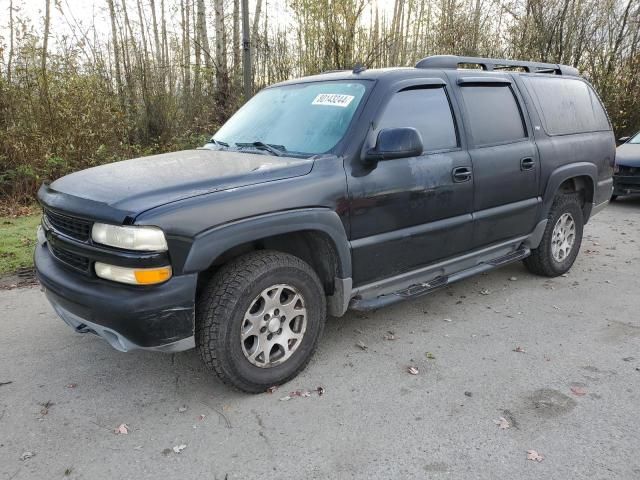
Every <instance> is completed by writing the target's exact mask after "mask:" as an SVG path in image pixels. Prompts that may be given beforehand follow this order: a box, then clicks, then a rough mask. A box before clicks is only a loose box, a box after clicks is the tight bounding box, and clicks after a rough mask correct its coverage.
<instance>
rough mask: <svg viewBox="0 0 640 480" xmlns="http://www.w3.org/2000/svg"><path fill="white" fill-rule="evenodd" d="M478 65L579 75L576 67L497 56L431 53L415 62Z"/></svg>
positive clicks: (432, 65) (434, 65)
mask: <svg viewBox="0 0 640 480" xmlns="http://www.w3.org/2000/svg"><path fill="white" fill-rule="evenodd" d="M461 64H462V65H465V64H475V65H480V66H481V67H482V69H483V70H487V71H493V70H504V69H508V68H511V67H520V68H522V69H524V70H525V71H526V72H529V73H554V74H556V75H568V76H574V77H577V76H580V72H579V71H578V69H577V68H574V67H570V66H569V65H562V64H558V63H539V62H525V61H522V60H505V59H499V58H482V57H459V56H457V55H432V56H430V57H426V58H423V59H422V60H420V61H419V62H418V63H416V68H446V69H457V68H458V66H459V65H461Z"/></svg>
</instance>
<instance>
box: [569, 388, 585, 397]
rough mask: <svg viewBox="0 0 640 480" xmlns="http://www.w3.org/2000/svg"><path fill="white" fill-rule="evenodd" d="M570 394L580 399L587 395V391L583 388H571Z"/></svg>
mask: <svg viewBox="0 0 640 480" xmlns="http://www.w3.org/2000/svg"><path fill="white" fill-rule="evenodd" d="M571 393H573V394H574V395H575V396H576V397H582V396H583V395H586V394H587V389H586V388H584V387H571Z"/></svg>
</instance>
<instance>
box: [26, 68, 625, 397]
mask: <svg viewBox="0 0 640 480" xmlns="http://www.w3.org/2000/svg"><path fill="white" fill-rule="evenodd" d="M469 62H471V63H477V64H480V65H482V66H483V71H474V70H461V69H458V68H457V66H458V65H459V64H460V63H469ZM500 62H501V63H500ZM498 63H500V65H503V64H504V65H507V66H508V65H510V64H514V63H515V64H516V65H519V66H523V67H522V68H523V69H524V70H525V71H524V73H515V72H511V71H504V70H502V69H500V68H498ZM269 92H270V93H269ZM548 97H555V100H559V99H564V100H565V101H568V102H572V101H574V99H578V100H575V102H576V104H579V105H578V106H579V107H580V108H582V109H583V111H581V112H580V113H581V114H582V115H581V117H580V118H578V117H571V112H569V113H567V112H562V111H557V108H556V107H553V102H550V101H548ZM581 98H582V100H579V99H581ZM585 99H586V100H585ZM261 102H262V103H261ZM581 102H582V103H581ZM586 103H588V104H589V106H585V104H586ZM550 104H551V105H550ZM594 105H595V106H594ZM551 108H556V110H555V111H552V110H550V109H551ZM584 109H587V110H588V111H585V110H584ZM589 109H593V110H589ZM578 110H579V109H578ZM265 112H266V113H265ZM558 115H561V116H562V115H564V117H563V118H561V119H560V120H558V118H556V117H557V116H558ZM327 116H329V117H327ZM585 116H586V118H587V120H584V118H585ZM565 117H566V118H565ZM326 118H329V119H330V121H325V120H326ZM253 119H255V121H254V123H253V126H252V128H246V127H243V125H246V124H251V122H252V120H253ZM489 119H490V120H491V121H488V120H489ZM500 119H504V121H501V120H500ZM514 119H515V121H514ZM274 123H278V125H280V126H281V128H279V129H274V128H272V124H274ZM312 126H315V128H311V127H312ZM286 143H288V144H286ZM614 155H615V142H614V137H613V133H612V130H611V126H610V123H609V121H608V118H607V117H606V113H605V111H604V109H603V108H602V106H601V104H600V101H599V99H598V98H597V95H596V94H595V92H594V91H593V89H592V88H591V86H590V85H589V84H588V83H587V82H585V81H584V80H583V79H582V78H580V77H579V75H578V74H577V71H575V70H574V69H571V68H570V67H565V66H562V65H552V64H535V63H528V62H511V63H510V61H506V60H500V61H497V60H493V59H476V58H472V59H466V58H461V57H451V56H443V57H428V58H427V59H424V60H422V61H421V62H419V63H418V64H417V66H416V68H398V69H383V70H365V71H362V70H354V71H353V72H349V71H341V72H333V73H326V74H321V75H316V76H312V77H306V78H303V79H299V80H294V81H290V82H284V83H282V84H278V85H274V86H272V87H269V88H267V89H265V90H264V91H263V92H261V93H259V94H258V95H257V96H256V97H254V99H252V100H251V101H250V102H248V104H247V105H245V106H244V107H243V108H242V109H241V110H240V111H239V112H238V113H236V115H234V117H232V119H231V120H230V121H229V122H228V124H227V125H225V126H224V127H223V128H222V129H221V130H220V131H219V132H218V133H217V134H216V135H215V136H214V137H213V138H212V140H211V142H210V143H209V144H207V145H206V146H205V147H204V148H202V149H197V150H189V151H184V152H176V153H168V154H164V155H158V156H153V157H147V158H144V159H136V160H128V161H124V162H118V163H114V164H109V165H103V166H99V167H95V168H91V169H89V170H85V171H81V172H77V173H74V174H71V175H68V176H66V177H63V178H61V179H59V180H56V181H55V182H53V183H51V184H50V185H43V186H42V187H41V189H40V191H39V194H38V198H39V200H40V202H41V204H42V206H43V210H44V215H43V222H42V231H41V233H40V235H39V237H40V242H39V245H38V247H37V249H36V253H35V262H36V268H37V272H38V278H39V279H40V281H41V283H42V285H43V287H44V289H45V292H46V294H47V296H48V298H49V300H50V301H51V303H52V304H53V306H54V308H55V310H56V311H57V313H58V314H59V315H60V316H61V317H62V318H63V319H64V320H65V321H66V322H67V323H68V324H69V325H71V326H72V327H73V328H74V329H75V330H76V331H78V332H92V333H95V334H98V335H99V336H101V337H103V338H104V339H106V340H107V341H109V343H110V344H111V345H112V346H113V347H114V348H116V349H118V350H122V351H127V350H131V349H134V348H145V349H155V350H161V351H179V350H185V349H188V348H193V347H194V346H195V345H196V343H197V344H198V346H199V347H200V348H201V350H202V349H204V350H207V349H208V348H209V346H210V345H211V344H212V343H215V342H218V343H217V345H218V346H217V347H216V348H218V350H221V349H223V347H222V345H229V347H228V349H229V350H230V351H231V353H230V354H229V355H230V356H229V358H228V361H227V360H225V358H226V357H225V356H224V355H226V354H223V353H222V352H218V356H216V355H209V354H208V353H206V354H204V355H203V357H204V358H205V361H207V359H208V360H209V361H210V362H211V366H212V368H213V369H214V370H215V371H216V373H218V375H219V376H220V377H221V378H222V379H223V380H225V381H229V382H230V383H231V384H233V385H235V386H237V387H239V388H241V389H243V390H247V391H260V389H261V388H264V386H265V385H269V383H271V384H276V383H281V382H283V381H286V380H288V379H289V378H292V375H295V374H296V373H297V372H298V371H299V370H300V369H301V368H303V367H304V365H305V364H306V361H308V359H306V360H305V359H304V358H303V357H304V356H305V355H307V356H309V355H311V352H312V350H313V345H315V343H313V345H312V344H311V343H309V345H307V344H306V343H305V342H306V341H307V340H306V337H308V336H309V335H312V334H313V335H316V334H317V335H319V334H320V331H321V329H316V328H315V325H316V323H318V322H323V321H324V315H325V314H324V312H325V307H326V312H327V313H328V314H330V315H333V316H341V315H343V314H344V313H345V312H346V311H347V309H349V308H352V309H360V310H367V309H373V308H379V307H382V306H384V305H388V304H391V303H394V302H397V301H400V300H403V299H407V298H415V297H418V296H421V295H424V294H426V293H429V292H430V291H433V290H434V289H436V288H440V287H442V286H446V285H448V284H450V283H452V282H454V281H457V280H460V279H462V278H466V277H468V276H471V275H474V274H477V273H480V272H483V271H487V270H490V269H493V268H496V267H499V266H501V265H505V264H507V263H511V262H513V261H519V260H523V259H526V258H527V257H529V256H531V255H533V254H535V253H536V252H537V251H540V249H542V246H541V245H543V244H544V242H546V240H545V239H546V236H553V238H554V239H555V240H553V242H555V243H553V242H552V243H553V245H551V243H550V245H551V246H550V247H549V248H550V249H551V248H553V249H554V250H553V252H554V255H555V254H556V253H557V252H560V253H562V252H563V251H564V252H565V255H569V254H571V255H570V256H572V258H570V259H569V258H568V256H567V257H562V255H561V256H560V257H557V258H559V260H558V265H556V267H557V268H556V269H555V270H553V269H552V270H548V268H547V267H545V265H546V264H544V262H542V261H540V262H538V263H539V265H538V267H535V266H534V268H533V270H535V268H538V270H540V268H543V267H544V268H547V271H546V273H545V274H548V275H555V274H559V273H558V272H560V271H564V269H568V268H570V265H571V263H572V262H573V258H575V254H577V251H575V249H574V250H571V249H572V248H573V246H574V244H577V248H579V238H578V239H577V240H576V238H577V236H576V230H575V228H576V225H577V228H578V229H579V234H580V236H581V228H582V227H581V225H582V223H586V222H587V221H588V220H589V218H590V217H591V216H592V215H593V214H595V213H597V212H598V211H599V210H601V209H602V208H603V207H604V206H605V205H606V204H607V202H608V200H609V198H610V197H611V193H612V179H611V175H612V168H613V162H614ZM560 196H561V197H562V199H563V202H564V203H562V202H560V203H559V201H558V198H559V197H560ZM567 199H568V200H570V201H571V202H574V203H575V204H576V205H577V207H571V208H569V210H567V212H566V213H565V216H564V217H562V218H564V220H562V219H558V220H557V224H556V217H554V215H556V214H558V209H559V208H560V207H559V206H558V205H560V204H562V205H564V204H565V203H567V201H568V200H567ZM571 202H569V203H571ZM569 217H571V219H572V220H576V222H578V223H579V224H578V223H576V225H574V226H573V228H574V230H573V232H574V233H573V237H571V235H572V234H571V228H572V227H571V225H570V223H569V220H568V219H569ZM577 217H579V218H577ZM550 220H552V221H553V222H554V225H551V226H548V224H549V222H550ZM563 222H564V223H563ZM103 225H107V226H106V227H104V226H103ZM558 225H559V226H560V227H559V228H558ZM554 226H555V228H553V232H551V230H550V229H551V228H552V227H554ZM112 227H117V228H116V229H113V228H112ZM121 227H123V228H124V230H119V229H120V228H121ZM126 227H130V229H129V230H127V228H126ZM96 231H97V232H98V233H96ZM547 231H548V234H547ZM105 232H106V233H105ZM556 234H557V235H556ZM109 235H111V236H109ZM562 235H564V237H562ZM147 236H148V238H150V239H151V240H150V244H149V245H152V246H153V245H155V246H156V247H155V248H156V249H155V250H154V249H153V248H146V249H131V248H124V247H123V245H125V243H123V242H125V241H126V242H134V243H132V245H133V244H135V242H136V241H142V240H139V239H140V238H147ZM556 237H557V238H556ZM561 237H562V238H564V240H561ZM96 238H97V239H98V241H97V240H96ZM101 238H106V239H109V240H108V242H111V244H104V243H100V242H101V241H102V240H100V239H101ZM114 239H115V240H114ZM123 239H124V240H123ZM132 239H133V240H132ZM572 239H573V240H572ZM163 240H164V241H165V243H163ZM549 241H550V242H551V240H549ZM154 242H156V243H154ZM562 242H564V243H562ZM143 243H144V242H143ZM560 243H562V245H560ZM545 245H546V244H545ZM138 246H139V245H138ZM545 248H546V247H545ZM563 248H564V250H562V249H563ZM558 249H560V250H558ZM260 252H262V256H260ZM269 252H271V253H269ZM548 254H549V255H551V250H549V253H548ZM269 255H271V256H269ZM563 258H564V260H563ZM243 259H244V260H243ZM569 260H570V261H569ZM545 261H546V260H545ZM243 262H244V263H243ZM269 262H275V263H278V262H281V263H282V265H281V267H279V268H280V270H277V272H276V271H274V273H273V275H272V277H273V278H272V280H270V282H271V283H269V282H267V283H264V282H266V280H265V278H271V277H269V275H270V273H269V268H270V267H269V265H268V264H269ZM301 262H303V263H301ZM563 262H564V263H563ZM567 262H568V263H567ZM552 266H553V265H552ZM98 267H99V268H98ZM120 267H122V268H121V269H120ZM307 267H308V268H307ZM243 268H244V269H245V270H242V269H243ZM274 268H275V267H274ZM554 268H555V267H554ZM252 269H254V270H255V271H256V273H255V275H254V276H253V277H251V279H252V280H251V281H248V280H247V285H246V286H245V285H242V282H241V281H238V282H235V283H233V282H232V284H229V285H228V287H229V288H226V289H225V288H222V287H221V286H220V285H221V284H224V282H225V281H229V280H228V279H229V278H232V277H233V276H234V275H236V276H237V275H240V273H242V272H245V271H247V272H249V273H251V272H252V271H253V270H252ZM256 269H258V270H256ZM265 269H266V270H265ZM238 272H240V273H238ZM265 272H266V273H265ZM281 272H289V275H290V277H289V276H287V275H285V274H284V273H281ZM249 273H247V275H249ZM298 274H299V276H300V280H299V281H298V280H296V278H297V277H296V275H298ZM283 275H284V276H283ZM105 276H106V277H107V278H105ZM114 278H120V279H124V281H129V280H130V281H131V282H136V281H137V280H138V279H144V280H145V281H146V280H147V279H149V281H151V282H155V283H152V284H135V283H123V282H122V281H118V280H115V281H114ZM233 278H236V277H233ZM237 278H244V277H237ZM247 278H249V277H247ZM155 279H158V280H162V281H157V282H156V280H155ZM225 279H226V280H225ZM289 280H290V281H289ZM260 282H263V287H264V285H267V284H269V285H271V284H272V285H273V287H274V289H275V290H273V291H276V290H277V291H278V292H279V293H278V295H281V297H279V299H276V300H277V301H276V304H277V305H280V307H279V308H274V307H273V305H271V304H270V301H271V300H272V297H271V295H272V294H271V293H270V292H271V291H270V290H269V288H271V287H269V286H267V288H266V289H264V291H262V293H261V292H260V291H258V290H259V289H258V290H255V291H254V290H251V288H253V285H254V283H255V284H256V285H258V284H261V283H260ZM296 282H298V283H296ZM316 284H317V287H316V286H314V285H316ZM223 286H224V285H223ZM231 287H233V288H231ZM243 288H247V289H249V290H246V291H245V290H242V289H243ZM256 288H258V287H256ZM314 288H319V289H320V290H319V292H320V296H321V297H322V305H319V304H315V303H314V302H315V300H313V299H312V298H311V297H314V295H309V292H313V291H315V290H313V289H314ZM234 289H235V290H234ZM231 290H233V291H236V290H237V291H242V292H244V293H243V295H238V294H236V297H238V296H250V297H251V298H254V297H255V300H251V299H249V300H246V301H245V300H240V299H238V300H237V305H236V303H234V302H236V300H235V299H232V298H231V297H229V298H228V301H227V300H225V299H227V297H225V295H231V293H229V292H230V291H231ZM265 292H266V293H265ZM284 292H288V293H287V294H286V295H285V293H284ZM287 295H290V298H293V301H295V302H297V303H296V305H297V307H295V306H294V307H291V308H294V310H292V311H293V312H294V313H293V314H292V315H294V316H295V315H296V314H298V315H297V316H296V321H295V322H293V323H291V324H289V323H285V322H289V317H287V319H286V321H285V316H284V315H282V319H280V317H279V316H278V315H279V311H280V314H281V313H282V312H283V311H284V310H285V307H286V308H289V306H287V305H288V304H287V302H288V300H287V298H286V296H287ZM215 298H217V299H218V300H217V303H216V301H214V300H212V299H215ZM232 300H233V301H232ZM274 301H275V300H274ZM243 302H244V303H243ZM252 302H253V303H252ZM278 302H279V303H278ZM274 305H275V304H274ZM223 307H224V308H226V309H227V310H224V312H226V313H225V315H227V316H228V317H230V318H225V319H219V318H217V317H219V316H220V315H222V313H220V312H223ZM295 308H297V309H298V310H297V311H296V310H295ZM261 309H262V310H261ZM245 310H246V313H245V314H243V313H242V312H244V311H245ZM258 311H260V312H263V313H264V312H266V313H264V319H263V318H260V319H258V320H254V319H253V318H254V316H256V317H257V315H256V314H255V312H258ZM243 315H244V316H243ZM199 316H203V319H202V320H201V319H200V317H199ZM211 316H213V317H215V318H210V317H211ZM235 316H237V317H238V320H237V322H238V326H237V327H235V326H233V325H235V323H234V322H236V320H233V318H235ZM259 316H260V317H262V314H261V313H260V314H259ZM204 317H206V318H204ZM231 317H232V318H231ZM316 317H318V318H319V317H322V320H320V319H318V318H316ZM274 318H277V319H278V320H279V321H281V322H283V326H282V327H280V326H279V325H278V324H277V322H276V321H275V320H274ZM254 321H255V322H256V323H255V332H254V330H253V327H254V325H253V323H252V322H254ZM202 322H203V323H202ZM212 322H213V323H212ZM225 322H226V323H225ZM260 322H263V323H260ZM210 324H211V325H214V326H213V327H211V328H209V326H210ZM202 325H205V327H203V326H202ZM227 325H229V330H227ZM296 325H298V326H297V327H296ZM260 326H262V327H261V328H259V327H260ZM232 327H233V328H237V330H233V328H232ZM234 332H237V333H234ZM283 332H284V333H283ZM281 334H282V335H284V334H288V337H287V340H286V341H281V342H280V343H278V340H277V337H278V335H281ZM234 335H235V336H234ZM236 336H237V338H239V339H241V340H242V342H243V343H242V344H241V347H242V348H240V347H238V350H237V352H236V353H233V352H235V350H234V348H236V347H234V343H233V342H235V341H236V340H235V338H236ZM305 336H306V337H305ZM249 337H251V340H250V341H249V340H247V339H248V338H249ZM315 341H316V340H314V342H315ZM224 342H227V343H224ZM229 342H230V343H229ZM265 344H266V345H267V347H265V346H264V345H265ZM271 346H273V350H265V348H267V349H268V348H271ZM297 346H299V348H298V347H297ZM296 348H298V350H296ZM224 349H225V351H226V349H227V348H226V347H224ZM274 352H275V353H274ZM278 352H280V353H278ZM242 353H244V356H245V357H246V358H245V357H242ZM269 356H273V357H274V358H276V360H277V361H273V362H268V361H267V360H266V358H267V357H269ZM220 357H222V360H220ZM298 357H300V359H299V364H296V365H295V368H294V367H291V369H289V370H287V368H289V367H287V362H289V363H295V362H298ZM285 359H286V362H285ZM245 360H246V362H245ZM225 362H226V363H225ZM243 362H244V363H243ZM278 372H280V373H278Z"/></svg>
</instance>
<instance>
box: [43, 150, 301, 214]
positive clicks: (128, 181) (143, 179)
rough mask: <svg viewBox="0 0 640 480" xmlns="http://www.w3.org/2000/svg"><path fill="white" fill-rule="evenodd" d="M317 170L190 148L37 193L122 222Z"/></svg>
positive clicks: (98, 170)
mask: <svg viewBox="0 0 640 480" xmlns="http://www.w3.org/2000/svg"><path fill="white" fill-rule="evenodd" d="M312 167H313V160H312V159H300V158H290V157H276V156H272V155H263V154H257V153H242V152H235V151H223V150H209V149H198V150H185V151H181V152H174V153H165V154H162V155H153V156H150V157H144V158H136V159H133V160H125V161H122V162H116V163H110V164H107V165H101V166H99V167H93V168H89V169H87V170H82V171H80V172H76V173H72V174H70V175H67V176H65V177H62V178H60V179H58V180H56V181H55V182H53V183H52V184H51V185H48V186H47V185H43V187H42V188H41V189H40V192H39V194H38V195H39V198H40V200H41V201H42V202H43V203H44V204H45V205H48V206H50V207H52V208H57V209H60V210H65V211H69V212H75V213H77V214H78V215H81V216H85V217H88V218H91V217H94V218H103V219H105V220H112V221H119V222H122V221H124V219H125V217H127V216H128V217H133V216H135V215H137V214H139V213H141V212H143V211H145V210H148V209H150V208H153V207H157V206H160V205H163V204H166V203H171V202H174V201H176V200H182V199H185V198H188V197H193V196H196V195H202V194H206V193H212V192H216V191H219V190H227V189H231V188H238V187H243V186H247V185H254V184H256V183H262V182H269V181H273V180H282V179H285V178H291V177H297V176H301V175H306V174H308V173H309V172H310V171H311V168H312Z"/></svg>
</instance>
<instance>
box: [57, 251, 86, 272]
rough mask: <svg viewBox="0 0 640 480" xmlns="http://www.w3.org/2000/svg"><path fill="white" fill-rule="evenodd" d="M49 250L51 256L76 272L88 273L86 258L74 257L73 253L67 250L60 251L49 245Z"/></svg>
mask: <svg viewBox="0 0 640 480" xmlns="http://www.w3.org/2000/svg"><path fill="white" fill-rule="evenodd" d="M49 248H50V249H51V253H52V254H53V256H54V257H56V258H57V259H58V260H60V261H61V262H63V263H66V264H67V265H69V266H71V267H73V268H75V269H76V270H80V271H82V272H85V273H87V272H89V265H90V262H89V259H88V258H87V257H83V256H82V255H76V254H75V253H71V252H69V251H68V250H60V249H59V248H56V247H54V246H53V245H51V244H49Z"/></svg>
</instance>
